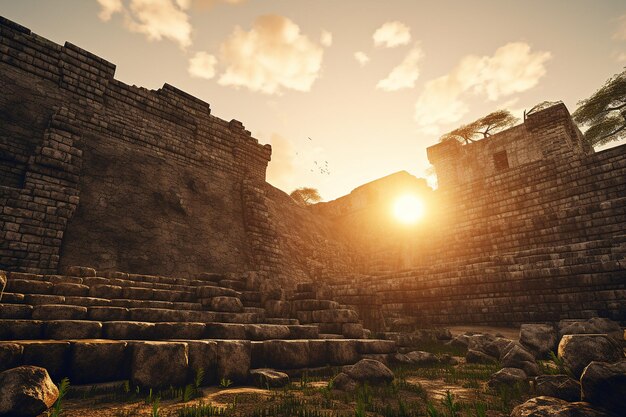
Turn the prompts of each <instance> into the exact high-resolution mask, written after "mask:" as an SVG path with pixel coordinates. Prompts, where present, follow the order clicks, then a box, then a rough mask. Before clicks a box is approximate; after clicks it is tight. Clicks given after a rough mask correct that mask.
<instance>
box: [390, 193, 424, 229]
mask: <svg viewBox="0 0 626 417" xmlns="http://www.w3.org/2000/svg"><path fill="white" fill-rule="evenodd" d="M393 214H394V215H395V216H396V219H398V220H399V221H401V222H402V223H415V222H417V221H418V220H419V219H421V218H422V216H423V215H424V202H423V201H422V200H421V199H420V198H418V197H416V196H414V195H411V194H406V195H403V196H401V197H399V198H398V199H397V200H396V202H395V204H394V206H393Z"/></svg>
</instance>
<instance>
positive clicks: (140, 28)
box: [98, 0, 191, 48]
mask: <svg viewBox="0 0 626 417" xmlns="http://www.w3.org/2000/svg"><path fill="white" fill-rule="evenodd" d="M98 3H99V4H100V13H99V14H98V16H99V17H100V19H102V20H104V21H107V20H109V19H111V16H112V15H113V14H114V13H122V14H123V15H124V24H125V25H126V28H127V29H128V30H130V31H131V32H136V33H142V34H144V35H145V36H146V37H147V38H148V39H149V40H151V41H160V40H162V39H164V38H165V39H169V40H171V41H174V42H176V43H178V45H179V46H180V47H181V48H187V47H188V46H190V45H191V23H190V22H189V15H188V14H187V10H188V9H189V7H190V6H191V0H130V3H129V4H128V6H127V7H124V4H123V2H122V0H98Z"/></svg>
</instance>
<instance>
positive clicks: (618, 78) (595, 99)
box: [572, 70, 626, 146]
mask: <svg viewBox="0 0 626 417" xmlns="http://www.w3.org/2000/svg"><path fill="white" fill-rule="evenodd" d="M578 105H579V106H580V107H578V109H576V111H575V112H574V114H573V115H572V116H573V117H574V120H575V121H576V122H577V123H579V124H580V125H582V126H583V127H586V128H587V130H586V131H585V138H586V139H587V141H589V143H590V144H591V145H592V146H596V145H604V144H605V143H608V142H611V141H614V140H620V139H623V138H626V70H624V71H622V72H621V73H619V74H616V75H614V76H613V77H611V78H609V79H608V80H607V81H606V82H605V83H604V85H603V86H602V87H600V89H599V90H598V91H596V92H595V93H593V94H592V95H591V97H589V98H587V99H584V100H581V101H579V102H578Z"/></svg>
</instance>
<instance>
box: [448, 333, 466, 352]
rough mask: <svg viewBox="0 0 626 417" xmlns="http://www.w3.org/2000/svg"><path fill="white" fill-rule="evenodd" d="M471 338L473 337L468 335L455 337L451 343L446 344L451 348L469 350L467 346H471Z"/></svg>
mask: <svg viewBox="0 0 626 417" xmlns="http://www.w3.org/2000/svg"><path fill="white" fill-rule="evenodd" d="M470 336H471V335H470V334H467V333H463V334H459V335H457V336H455V337H454V338H452V340H450V341H449V342H446V345H448V346H451V347H456V348H461V349H467V346H468V345H469V339H470Z"/></svg>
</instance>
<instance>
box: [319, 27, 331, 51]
mask: <svg viewBox="0 0 626 417" xmlns="http://www.w3.org/2000/svg"><path fill="white" fill-rule="evenodd" d="M320 43H321V44H322V45H323V46H325V47H329V46H331V45H332V44H333V34H332V33H330V32H329V31H327V30H323V31H322V35H321V36H320Z"/></svg>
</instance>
